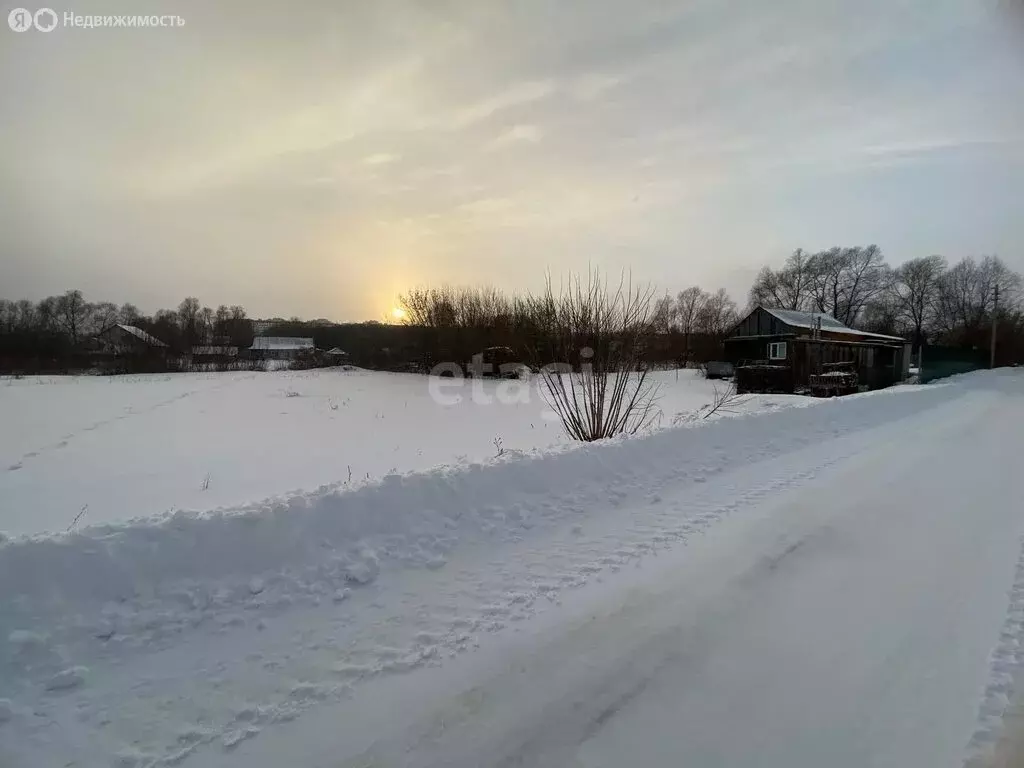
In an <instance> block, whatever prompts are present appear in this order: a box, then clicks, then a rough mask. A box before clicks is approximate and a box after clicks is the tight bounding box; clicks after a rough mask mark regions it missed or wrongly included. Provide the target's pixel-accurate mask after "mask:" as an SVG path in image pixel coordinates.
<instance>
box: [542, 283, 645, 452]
mask: <svg viewBox="0 0 1024 768" xmlns="http://www.w3.org/2000/svg"><path fill="white" fill-rule="evenodd" d="M652 299H653V290H652V289H650V288H641V287H636V286H634V285H633V284H632V282H631V281H630V280H629V279H628V278H627V277H625V276H623V277H622V278H621V279H620V281H619V284H618V286H617V287H615V288H614V289H611V288H610V287H609V285H608V284H607V282H606V281H605V280H604V279H603V278H602V277H601V275H600V273H599V272H597V271H596V270H595V271H591V272H590V273H589V275H588V276H587V277H586V278H583V277H580V276H570V278H569V280H568V283H567V287H566V288H565V290H563V291H562V292H561V294H560V295H558V296H556V295H555V292H554V289H553V287H552V284H551V280H550V278H549V279H548V282H547V290H546V302H547V303H548V304H549V305H551V306H553V307H555V311H556V321H555V329H554V330H555V336H554V338H555V347H556V350H557V353H558V354H559V357H560V359H561V360H563V361H568V360H574V359H579V360H580V364H579V365H578V366H575V367H573V366H571V365H568V364H567V363H562V364H555V365H548V366H545V367H544V368H542V369H541V377H542V380H543V382H544V392H545V395H546V399H547V401H548V403H549V405H550V406H551V408H552V409H553V410H554V411H555V413H556V414H558V417H559V419H560V421H561V422H562V426H563V427H564V428H565V431H566V433H567V434H568V435H569V436H570V437H572V438H573V439H575V440H583V441H588V442H589V441H594V440H601V439H604V438H608V437H614V436H615V435H620V434H633V433H635V432H637V431H638V430H640V429H643V428H645V427H647V426H649V425H650V424H651V423H652V422H653V421H654V419H655V418H656V417H657V415H658V411H657V408H656V399H657V387H656V385H655V383H654V382H653V381H652V380H651V378H650V375H649V374H650V372H651V366H650V363H649V362H648V361H647V359H646V356H645V354H644V351H645V349H644V348H645V346H646V344H647V342H648V341H649V340H650V337H651V335H652V332H653V326H652V323H651V320H652V308H651V302H652Z"/></svg>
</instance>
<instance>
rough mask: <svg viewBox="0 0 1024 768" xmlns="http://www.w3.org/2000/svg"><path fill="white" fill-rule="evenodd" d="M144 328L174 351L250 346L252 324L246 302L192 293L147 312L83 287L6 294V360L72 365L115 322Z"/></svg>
mask: <svg viewBox="0 0 1024 768" xmlns="http://www.w3.org/2000/svg"><path fill="white" fill-rule="evenodd" d="M116 324H122V325H131V326H135V327H137V328H140V329H142V330H144V331H146V332H147V333H149V334H151V335H152V336H154V337H155V338H157V339H159V340H160V341H162V342H164V343H165V344H167V345H168V346H169V347H170V348H171V349H172V350H173V351H175V352H179V353H186V352H189V351H190V350H191V349H192V347H193V346H195V345H201V344H214V343H217V344H224V345H236V346H249V345H251V344H252V337H253V332H252V323H251V322H250V321H249V320H248V318H247V317H246V313H245V309H244V308H243V307H241V306H237V305H235V306H230V307H229V306H226V305H223V304H222V305H221V306H219V307H217V308H216V309H212V308H210V307H206V306H202V305H201V304H200V303H199V301H198V299H196V298H194V297H188V298H186V299H184V300H183V301H182V302H181V303H180V304H179V305H178V307H177V309H161V310H159V311H157V312H156V313H155V314H153V315H145V314H143V313H142V312H141V311H139V309H138V307H136V306H135V305H134V304H130V303H125V304H121V305H117V304H114V303H112V302H109V301H99V302H90V301H87V300H86V298H85V296H84V295H83V294H82V292H81V291H79V290H71V291H66V292H65V293H63V294H61V295H59V296H48V297H46V298H45V299H42V300H41V301H38V302H32V301H29V300H27V299H21V300H17V301H9V300H5V299H0V364H2V366H3V368H6V369H11V368H19V367H28V368H37V369H41V370H53V369H59V368H61V367H64V366H66V365H67V364H69V363H70V362H71V361H72V358H74V357H75V355H76V352H77V351H78V350H79V349H80V345H81V344H82V342H84V341H86V340H87V339H89V338H91V337H92V336H95V335H96V334H97V333H99V332H100V331H103V330H105V329H107V328H110V327H111V326H113V325H116Z"/></svg>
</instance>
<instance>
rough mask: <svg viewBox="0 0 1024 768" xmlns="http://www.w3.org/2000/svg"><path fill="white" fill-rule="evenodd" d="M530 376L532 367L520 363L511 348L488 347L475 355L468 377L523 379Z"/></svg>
mask: <svg viewBox="0 0 1024 768" xmlns="http://www.w3.org/2000/svg"><path fill="white" fill-rule="evenodd" d="M529 374H530V367H529V366H527V365H525V364H524V363H523V362H522V361H520V359H519V356H518V355H516V353H515V352H514V351H512V348H511V347H487V348H486V349H484V350H483V352H478V353H477V354H475V355H473V360H472V361H471V362H470V364H469V368H468V370H467V375H468V376H477V377H480V378H488V379H522V378H526V377H527V376H529Z"/></svg>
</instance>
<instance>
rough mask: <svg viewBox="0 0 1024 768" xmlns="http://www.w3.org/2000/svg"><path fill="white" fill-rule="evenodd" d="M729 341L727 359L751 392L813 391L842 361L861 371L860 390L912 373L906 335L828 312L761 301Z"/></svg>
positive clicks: (738, 380) (739, 386) (740, 383)
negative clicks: (864, 327)
mask: <svg viewBox="0 0 1024 768" xmlns="http://www.w3.org/2000/svg"><path fill="white" fill-rule="evenodd" d="M724 346H725V358H726V360H728V361H729V362H731V363H733V364H735V365H736V367H737V371H736V383H737V389H740V390H742V391H747V392H762V391H773V392H809V391H810V390H811V385H812V383H813V382H814V381H820V378H819V377H821V376H822V375H823V374H826V373H830V372H833V371H834V370H835V368H836V366H837V365H840V364H844V366H843V367H844V369H845V368H848V369H850V370H851V371H853V372H855V375H856V382H857V385H856V388H857V389H858V390H868V389H881V388H882V387H888V386H891V385H892V384H895V383H897V382H900V381H903V380H904V379H906V378H907V376H908V375H909V367H910V344H908V343H907V342H906V341H905V340H904V339H902V338H901V337H899V336H889V335H887V334H882V333H870V332H868V331H860V330H857V329H855V328H849V327H848V326H846V325H844V324H843V323H841V322H839V321H838V320H836V319H835V318H834V317H832V316H831V315H828V314H825V313H822V312H800V311H797V310H789V309H773V308H769V307H764V306H758V307H756V308H755V309H754V310H753V311H752V312H751V313H750V314H748V315H747V316H746V317H745V318H743V319H742V320H741V321H740V322H739V323H737V324H736V326H735V327H734V328H733V330H732V332H731V333H730V334H729V336H727V337H726V339H725V342H724ZM769 374H770V375H769Z"/></svg>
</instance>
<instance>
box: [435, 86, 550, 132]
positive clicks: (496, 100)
mask: <svg viewBox="0 0 1024 768" xmlns="http://www.w3.org/2000/svg"><path fill="white" fill-rule="evenodd" d="M554 92H555V84H554V82H553V81H551V80H536V81H531V82H524V83H517V84H515V85H512V86H510V87H508V88H506V89H505V90H503V91H501V92H500V93H496V94H494V95H493V96H489V97H487V98H485V99H483V100H482V101H478V102H476V103H474V104H470V105H469V106H466V107H462V108H460V109H458V110H456V112H455V113H454V115H453V116H452V119H451V127H452V128H454V129H456V130H459V129H463V128H468V127H470V126H473V125H476V124H477V123H480V122H482V121H484V120H488V119H490V118H492V117H494V116H495V115H497V114H499V113H501V112H505V111H507V110H511V109H514V108H516V107H523V106H526V105H528V104H533V103H535V102H538V101H541V100H543V99H546V98H547V97H548V96H550V95H551V94H553V93H554Z"/></svg>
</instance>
